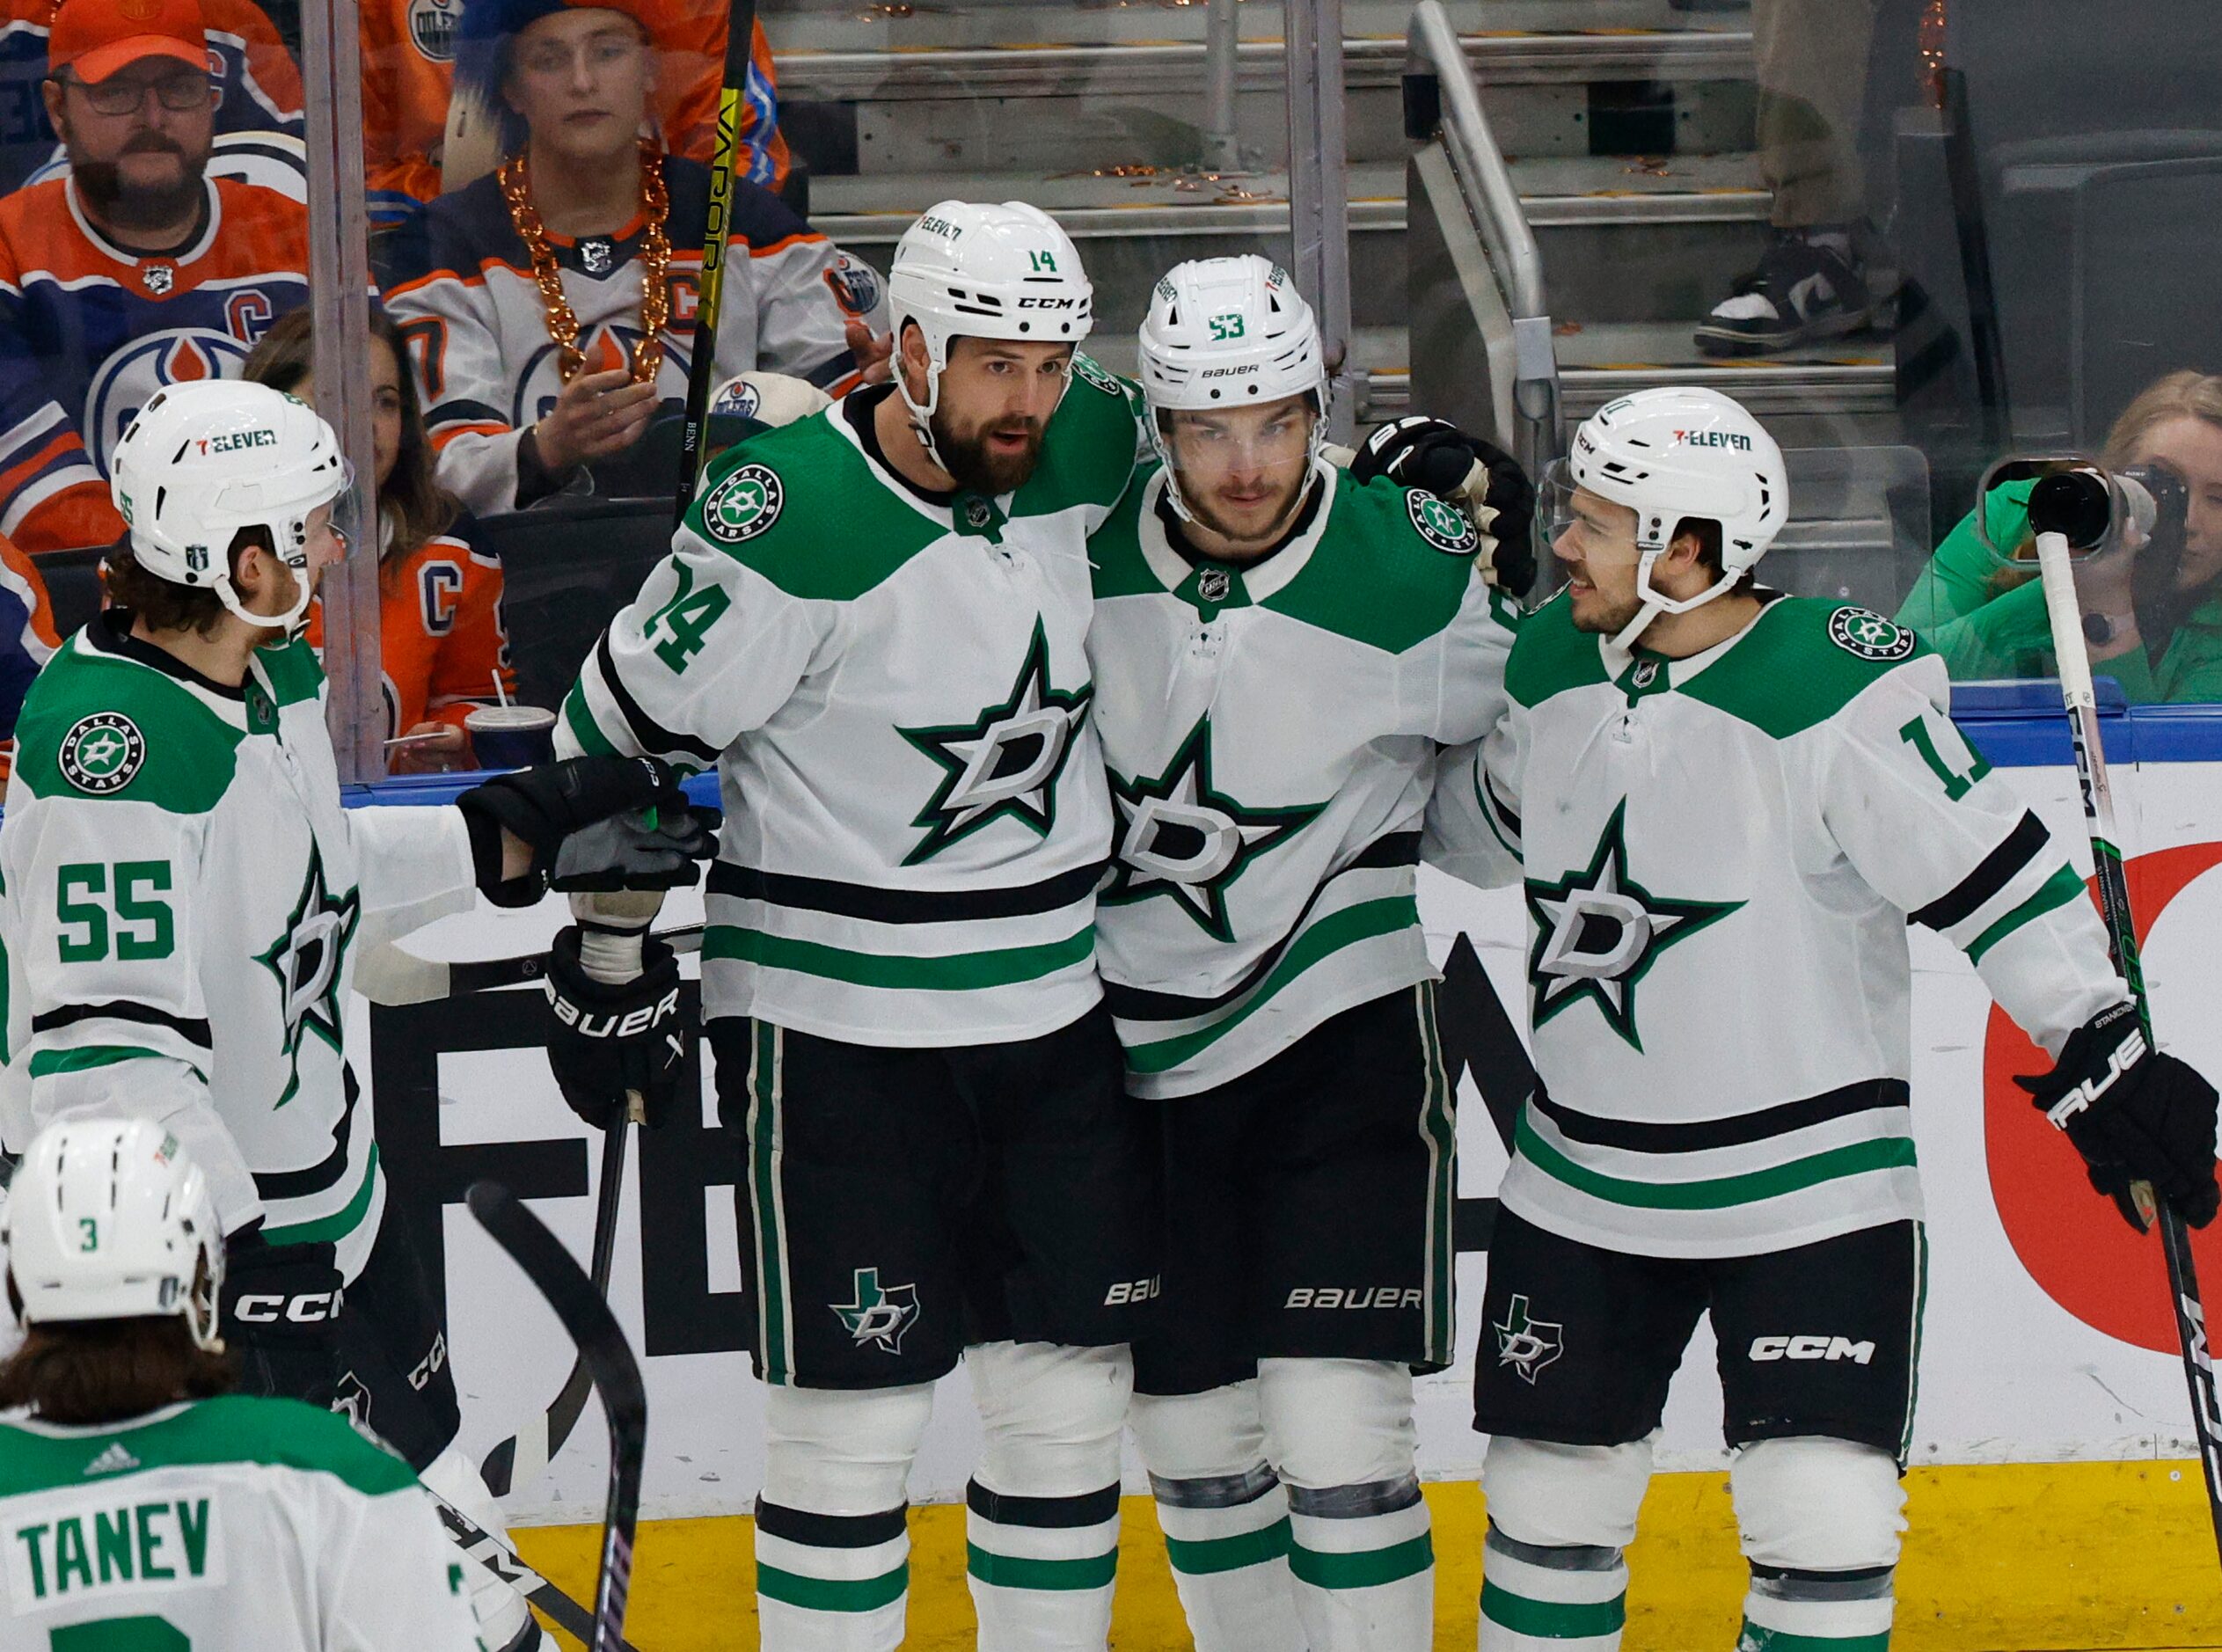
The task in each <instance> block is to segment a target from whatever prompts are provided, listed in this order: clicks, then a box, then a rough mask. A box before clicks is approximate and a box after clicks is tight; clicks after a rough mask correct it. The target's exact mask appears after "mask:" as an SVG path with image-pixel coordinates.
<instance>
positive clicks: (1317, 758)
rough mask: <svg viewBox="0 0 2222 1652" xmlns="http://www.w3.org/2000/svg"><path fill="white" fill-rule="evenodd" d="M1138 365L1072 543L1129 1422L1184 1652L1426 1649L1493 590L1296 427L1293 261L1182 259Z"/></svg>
mask: <svg viewBox="0 0 2222 1652" xmlns="http://www.w3.org/2000/svg"><path fill="white" fill-rule="evenodd" d="M1139 360H1140V363H1141V367H1140V377H1141V381H1142V389H1143V393H1144V397H1145V398H1147V406H1148V415H1149V435H1150V439H1151V443H1152V445H1153V447H1154V449H1155V451H1156V453H1157V455H1158V456H1159V459H1160V460H1161V463H1160V464H1156V465H1153V466H1151V468H1150V469H1149V470H1148V471H1145V472H1144V475H1143V476H1142V477H1141V478H1140V479H1137V483H1136V485H1135V486H1134V487H1133V488H1132V489H1131V490H1130V491H1129V494H1128V497H1127V498H1126V500H1125V501H1123V502H1122V504H1121V506H1120V508H1118V510H1117V511H1115V513H1114V514H1113V515H1112V516H1111V518H1110V520H1109V521H1107V523H1105V524H1104V525H1103V526H1102V527H1101V528H1100V529H1099V530H1097V532H1096V534H1095V537H1093V539H1092V540H1091V541H1090V545H1089V549H1090V552H1091V553H1092V554H1093V558H1094V561H1095V595H1096V614H1095V624H1094V626H1093V629H1092V630H1091V631H1090V632H1089V639H1088V654H1089V661H1090V663H1091V664H1092V666H1093V670H1094V675H1095V707H1094V720H1095V723H1096V727H1097V729H1098V731H1099V733H1100V735H1101V737H1102V741H1103V748H1104V759H1105V762H1106V764H1107V766H1108V769H1109V771H1110V776H1111V786H1112V792H1113V800H1114V803H1115V808H1116V810H1117V823H1116V827H1117V838H1116V852H1115V860H1114V862H1113V867H1112V874H1111V877H1110V879H1109V881H1107V883H1106V885H1105V886H1104V888H1103V891H1102V893H1101V895H1100V896H1099V900H1098V907H1097V914H1096V932H1097V958H1098V962H1099V966H1100V969H1101V970H1102V972H1103V977H1104V991H1105V996H1106V998H1107V1001H1108V1003H1109V1005H1110V1006H1111V1010H1112V1013H1113V1015H1114V1017H1115V1025H1116V1026H1117V1028H1118V1032H1119V1037H1120V1041H1121V1042H1122V1044H1123V1046H1124V1048H1125V1053H1126V1064H1127V1070H1128V1078H1127V1083H1128V1086H1129V1089H1130V1090H1131V1091H1132V1092H1133V1093H1135V1094H1136V1095H1137V1096H1139V1097H1144V1098H1149V1099H1151V1100H1160V1101H1161V1102H1162V1109H1161V1119H1162V1155H1163V1166H1164V1175H1165V1178H1166V1246H1165V1273H1164V1294H1163V1298H1162V1300H1161V1301H1160V1303H1159V1305H1158V1314H1157V1319H1156V1322H1155V1324H1154V1325H1153V1326H1152V1327H1150V1328H1149V1329H1147V1330H1145V1331H1144V1334H1142V1335H1141V1336H1140V1337H1139V1338H1137V1341H1136V1343H1135V1352H1134V1358H1135V1383H1136V1397H1135V1403H1134V1414H1133V1424H1134V1429H1135V1434H1136V1436H1137V1440H1138V1441H1139V1443H1140V1444H1141V1448H1142V1458H1143V1461H1144V1464H1145V1465H1147V1466H1148V1468H1149V1471H1150V1480H1151V1487H1152V1488H1153V1489H1154V1491H1155V1492H1156V1495H1157V1500H1158V1510H1159V1520H1160V1522H1161V1524H1163V1526H1164V1528H1165V1531H1166V1540H1167V1544H1168V1546H1169V1548H1170V1550H1171V1553H1172V1561H1173V1577H1174V1581H1175V1583H1177V1585H1178V1587H1179V1590H1180V1599H1181V1603H1182V1605H1183V1606H1184V1607H1185V1609H1186V1611H1187V1613H1188V1624H1189V1627H1190V1629H1191V1630H1192V1632H1193V1633H1194V1634H1195V1644H1196V1646H1197V1648H1199V1652H1251V1649H1253V1648H1254V1652H1285V1649H1286V1648H1290V1647H1301V1646H1306V1645H1308V1646H1310V1647H1311V1648H1312V1649H1313V1652H1363V1649H1369V1648H1370V1649H1372V1652H1398V1649H1399V1648H1402V1649H1405V1652H1419V1649H1420V1648H1426V1647H1428V1646H1429V1645H1431V1644H1432V1637H1433V1621H1434V1612H1433V1603H1434V1561H1433V1554H1432V1550H1431V1548H1430V1538H1429V1528H1428V1511H1427V1506H1426V1505H1425V1504H1424V1503H1423V1502H1422V1501H1421V1498H1420V1487H1419V1480H1418V1478H1417V1475H1416V1473H1414V1461H1413V1451H1414V1423H1413V1411H1412V1377H1413V1371H1414V1369H1415V1368H1416V1369H1419V1370H1423V1371H1424V1370H1435V1369H1439V1368H1441V1367H1442V1366H1444V1365H1445V1364H1447V1363H1449V1362H1450V1359H1451V1231H1450V1213H1451V1198H1452V1187H1453V1181H1452V1169H1453V1164H1452V1147H1453V1144H1452V1116H1451V1108H1452V1105H1453V1098H1452V1095H1451V1086H1450V1084H1449V1082H1448V1080H1447V1078H1446V1077H1445V1075H1444V1069H1443V1063H1442V1057H1441V1054H1440V1049H1439V1046H1438V1043H1437V1040H1436V1030H1435V1004H1434V981H1435V976H1436V972H1435V969H1434V967H1433V965H1432V964H1431V963H1430V962H1429V958H1428V952H1427V947H1426V945H1425V940H1424V938H1423V936H1422V932H1421V929H1420V919H1419V913H1418V911H1417V910H1416V908H1415V906H1414V875H1415V866H1416V864H1417V861H1418V857H1419V844H1420V827H1421V821H1422V814H1423V811H1424V810H1425V808H1426V807H1427V800H1428V794H1429V787H1430V785H1431V783H1432V780H1433V778H1434V773H1435V762H1436V744H1437V742H1464V741H1471V740H1474V739H1477V738H1479V737H1480V735H1484V734H1486V733H1487V731H1488V730H1489V729H1490V728H1492V727H1495V724H1496V723H1497V721H1498V720H1499V719H1500V717H1501V716H1502V713H1503V709H1504V696H1503V667H1504V660H1505V656H1506V654H1507V653H1508V651H1509V649H1510V647H1511V645H1512V638H1513V627H1514V625H1515V624H1516V623H1517V609H1516V608H1515V606H1514V605H1513V604H1512V603H1510V602H1509V600H1508V599H1507V598H1506V597H1504V596H1502V595H1501V594H1500V593H1499V592H1498V591H1497V590H1496V589H1495V588H1494V587H1493V585H1492V584H1491V583H1490V556H1489V554H1488V553H1490V552H1494V550H1495V545H1494V544H1493V543H1492V542H1491V541H1489V540H1487V539H1484V538H1483V537H1481V535H1480V533H1478V532H1477V530H1476V529H1475V526H1474V524H1473V523H1472V522H1471V521H1469V520H1468V519H1467V517H1466V516H1465V515H1463V514H1462V513H1461V512H1460V511H1459V510H1458V508H1455V507H1454V506H1452V505H1451V504H1449V503H1447V502H1445V501H1443V500H1441V499H1439V498H1437V497H1436V495H1434V494H1432V493H1424V492H1421V491H1417V490H1407V489H1406V488H1405V487H1403V486H1400V485H1399V484H1397V483H1396V482H1395V481H1393V480H1390V479H1386V478H1380V479H1375V480H1372V481H1370V482H1369V481H1364V480H1362V479H1360V478H1359V477H1358V476H1356V475H1355V474H1350V473H1345V472H1343V471H1338V470H1337V469H1335V468H1334V465H1332V464H1329V463H1327V460H1326V459H1325V458H1324V457H1322V456H1321V453H1320V438H1321V433H1322V428H1323V424H1324V420H1325V415H1326V412H1327V370H1326V367H1325V364H1324V362H1323V361H1322V359H1321V352H1320V343H1319V327H1318V325H1317V324H1316V323H1315V321H1314V319H1313V318H1312V311H1311V309H1310V308H1309V306H1307V305H1306V304H1305V301H1304V299H1303V297H1302V296H1300V295H1299V294H1298V293H1297V290H1296V287H1295V284H1294V283H1293V282H1292V281H1290V279H1289V276H1288V274H1287V273H1286V272H1285V271H1283V270H1282V269H1280V268H1277V267H1275V266H1274V265H1272V264H1271V263H1269V262H1268V261H1267V260H1266V259H1262V258H1258V257H1254V256H1252V257H1241V258H1217V259H1201V260H1197V261H1194V262H1190V263H1185V264H1181V265H1179V266H1177V267H1174V268H1173V270H1172V271H1171V272H1170V273H1169V274H1166V276H1165V278H1164V279H1163V280H1162V281H1159V282H1158V283H1157V286H1156V289H1155V290H1154V293H1153V296H1152V297H1151V303H1150V310H1149V314H1148V316H1147V318H1145V319H1144V322H1143V324H1142V330H1141V339H1140V349H1139ZM1531 498H1532V495H1531V493H1529V491H1528V488H1527V484H1526V482H1525V480H1524V479H1521V478H1519V477H1518V475H1517V471H1513V472H1512V473H1511V474H1510V475H1509V477H1508V479H1507V481H1506V485H1505V486H1504V488H1503V490H1502V492H1501V493H1500V495H1499V497H1498V498H1497V499H1496V500H1495V501H1494V508H1497V509H1500V510H1502V512H1503V513H1504V520H1503V521H1502V527H1503V528H1504V529H1505V530H1506V531H1507V534H1508V537H1511V541H1512V544H1513V545H1514V546H1516V547H1517V546H1519V545H1523V544H1524V539H1525V536H1526V531H1527V529H1526V523H1525V515H1526V511H1527V508H1528V502H1529V501H1530V500H1531ZM1516 528H1517V536H1516V535H1514V534H1513V533H1512V530H1514V529H1516ZM1353 1283H1359V1284H1361V1285H1362V1286H1363V1290H1356V1291H1353V1290H1349V1289H1347V1288H1348V1287H1349V1286H1350V1285H1351V1284H1353Z"/></svg>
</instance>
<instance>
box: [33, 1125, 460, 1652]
mask: <svg viewBox="0 0 2222 1652" xmlns="http://www.w3.org/2000/svg"><path fill="white" fill-rule="evenodd" d="M0 1248H4V1250H5V1252H6V1254H7V1286H8V1289H7V1294H8V1301H9V1305H10V1307H11V1309H13V1310H14V1312H15V1313H16V1314H17V1316H18V1318H19V1319H21V1321H22V1323H23V1326H24V1331H25V1340H24V1341H23V1344H22V1346H21V1347H19V1348H18V1349H17V1350H16V1351H15V1353H14V1354H13V1355H12V1356H10V1357H9V1358H8V1359H7V1360H6V1361H5V1362H4V1363H0V1410H5V1411H7V1412H9V1413H11V1421H9V1422H4V1423H0V1544H4V1546H5V1548H6V1558H5V1561H4V1562H0V1645H4V1646H7V1647H10V1648H26V1652H27V1649H28V1648H33V1647H37V1648H48V1647H54V1648H94V1647H125V1646H129V1647H137V1648H148V1649H149V1652H152V1649H153V1648H163V1649H164V1652H173V1649H174V1652H184V1649H185V1648H193V1647H200V1648H220V1647H252V1648H255V1652H474V1649H476V1652H483V1642H481V1641H480V1640H479V1635H478V1630H477V1626H476V1624H475V1623H474V1622H473V1620H472V1617H471V1604H470V1600H469V1597H468V1596H467V1595H466V1594H465V1592H464V1586H463V1581H462V1568H460V1567H459V1566H458V1565H457V1563H456V1561H455V1558H454V1552H453V1551H452V1550H451V1549H450V1547H449V1546H448V1543H447V1540H446V1539H445V1538H444V1536H443V1535H442V1532H441V1530H440V1523H439V1519H438V1517H437V1516H436V1515H435V1513H434V1511H433V1506H432V1502H431V1499H430V1498H428V1497H427V1496H426V1495H425V1494H424V1491H423V1488H421V1487H420V1485H419V1484H418V1483H417V1479H416V1476H415V1475H414V1474H413V1473H410V1470H409V1466H408V1465H407V1464H406V1463H404V1462H403V1461H401V1459H400V1458H397V1457H394V1456H391V1455H390V1454H389V1453H388V1452H386V1451H381V1450H380V1449H379V1448H378V1447H377V1446H376V1445H375V1444H371V1443H370V1442H369V1440H366V1439H364V1438H363V1437H362V1435H360V1434H358V1433H357V1432H356V1431H355V1430H354V1429H353V1428H351V1427H350V1426H348V1423H347V1420H346V1419H345V1418H343V1417H338V1416H334V1415H333V1414H332V1413H330V1412H328V1411H319V1410H317V1409H316V1408H314V1407H310V1406H304V1405H302V1404H300V1403H298V1402H297V1401H295V1400H259V1399H250V1398H247V1397H245V1396H244V1395H239V1394H235V1393H231V1392H230V1390H231V1389H232V1388H233V1386H234V1385H235V1383H236V1378H237V1372H236V1370H235V1363H234V1362H233V1360H232V1359H231V1358H230V1356H228V1355H227V1354H226V1352H225V1350H224V1346H223V1339H222V1338H221V1337H220V1336H218V1334H217V1333H216V1295H217V1290H218V1288H219V1286H220V1285H221V1283H222V1281H223V1229H222V1226H221V1224H219V1223H218V1221H217V1219H216V1205H215V1202H214V1201H213V1200H212V1199H211V1198H210V1196H209V1192H208V1182H207V1180H206V1178H204V1177H203V1176H202V1175H201V1171H200V1168H199V1167H198V1166H196V1165H194V1162H193V1159H192V1158H191V1156H190V1155H189V1154H188V1153H187V1152H186V1150H185V1149H184V1148H183V1147H182V1146H180V1145H179V1142H178V1139H177V1137H174V1136H172V1135H171V1134H170V1133H169V1132H168V1131H167V1130H165V1129H163V1128H162V1127H161V1126H160V1125H159V1124H156V1123H152V1122H149V1121H147V1120H145V1119H123V1118H102V1117H97V1116H95V1117H82V1118H71V1119H68V1120H65V1121H62V1122H59V1123H55V1124H51V1125H48V1127H47V1129H45V1130H43V1131H42V1132H40V1135H39V1137H37V1139H36V1140H34V1141H33V1143H32V1144H31V1146H30V1151H29V1152H28V1153H27V1154H26V1158H25V1160H24V1164H23V1166H22V1168H21V1169H20V1170H19V1171H18V1173H17V1176H16V1179H15V1183H14V1196H13V1197H12V1199H11V1201H10V1202H9V1205H8V1208H7V1214H6V1217H5V1219H4V1222H0Z"/></svg>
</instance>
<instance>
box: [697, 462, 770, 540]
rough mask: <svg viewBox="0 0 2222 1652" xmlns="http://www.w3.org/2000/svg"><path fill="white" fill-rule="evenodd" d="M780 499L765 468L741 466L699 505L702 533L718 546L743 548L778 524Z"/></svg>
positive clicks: (768, 469) (749, 465)
mask: <svg viewBox="0 0 2222 1652" xmlns="http://www.w3.org/2000/svg"><path fill="white" fill-rule="evenodd" d="M782 497H783V495H782V491H781V489H780V486H779V479H778V476H777V475H775V474H774V473H773V472H772V471H771V467H770V466H769V465H764V464H744V465H742V467H741V468H740V469H739V470H737V471H734V472H733V473H732V474H731V475H730V476H728V477H727V478H726V479H724V480H723V481H721V482H720V483H719V484H718V485H717V486H715V487H713V488H712V489H711V490H710V493H709V496H708V497H707V498H705V500H704V501H702V530H703V531H704V532H705V533H706V534H708V535H709V536H710V537H712V538H713V539H714V540H716V541H717V542H718V543H719V544H720V545H744V544H746V543H747V542H748V541H749V540H751V539H753V538H755V537H757V535H758V534H760V533H762V532H763V531H764V530H765V529H767V528H769V527H770V526H771V524H772V523H775V522H777V521H778V520H779V506H780V503H781V500H782Z"/></svg>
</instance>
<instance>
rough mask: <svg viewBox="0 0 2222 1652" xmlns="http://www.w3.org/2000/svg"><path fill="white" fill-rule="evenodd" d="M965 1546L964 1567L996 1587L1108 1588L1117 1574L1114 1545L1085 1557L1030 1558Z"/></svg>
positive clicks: (976, 1545)
mask: <svg viewBox="0 0 2222 1652" xmlns="http://www.w3.org/2000/svg"><path fill="white" fill-rule="evenodd" d="M964 1547H965V1565H964V1569H965V1570H966V1571H968V1572H970V1573H971V1574H972V1575H973V1576H975V1577H976V1578H978V1579H979V1580H980V1581H981V1582H982V1583H986V1584H989V1585H990V1586H991V1587H993V1588H997V1589H1108V1588H1110V1587H1111V1582H1112V1580H1113V1579H1114V1578H1115V1577H1116V1576H1118V1575H1119V1552H1118V1550H1116V1549H1113V1550H1112V1551H1111V1552H1110V1553H1107V1554H1091V1555H1090V1556H1088V1558H1087V1559H1085V1560H1084V1561H1029V1560H1024V1559H1021V1558H1020V1557H1019V1556H1018V1555H1015V1554H990V1553H988V1552H987V1550H985V1549H983V1548H982V1547H981V1546H979V1545H978V1544H976V1543H968V1544H966V1545H965V1546H964Z"/></svg>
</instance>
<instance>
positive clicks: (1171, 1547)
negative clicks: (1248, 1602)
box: [1165, 1517, 1289, 1577]
mask: <svg viewBox="0 0 2222 1652" xmlns="http://www.w3.org/2000/svg"><path fill="white" fill-rule="evenodd" d="M1165 1552H1166V1555H1167V1556H1168V1557H1170V1558H1171V1560H1172V1561H1173V1570H1174V1571H1176V1572H1185V1573H1187V1574H1188V1575H1189V1576H1190V1577H1209V1576H1210V1575H1212V1574H1213V1573H1215V1572H1239V1571H1240V1570H1241V1569H1242V1568H1244V1567H1246V1566H1263V1565H1265V1564H1266V1563H1267V1562H1268V1561H1277V1560H1279V1559H1281V1558H1282V1557H1283V1555H1285V1554H1287V1553H1288V1552H1289V1523H1288V1520H1287V1519H1286V1518H1285V1517H1283V1518H1282V1519H1279V1520H1276V1521H1275V1522H1274V1523H1273V1524H1271V1525H1269V1526H1264V1527H1261V1528H1260V1529H1259V1530H1258V1531H1243V1532H1238V1533H1237V1534H1236V1535H1235V1536H1233V1537H1231V1538H1167V1539H1166V1540H1165Z"/></svg>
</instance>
